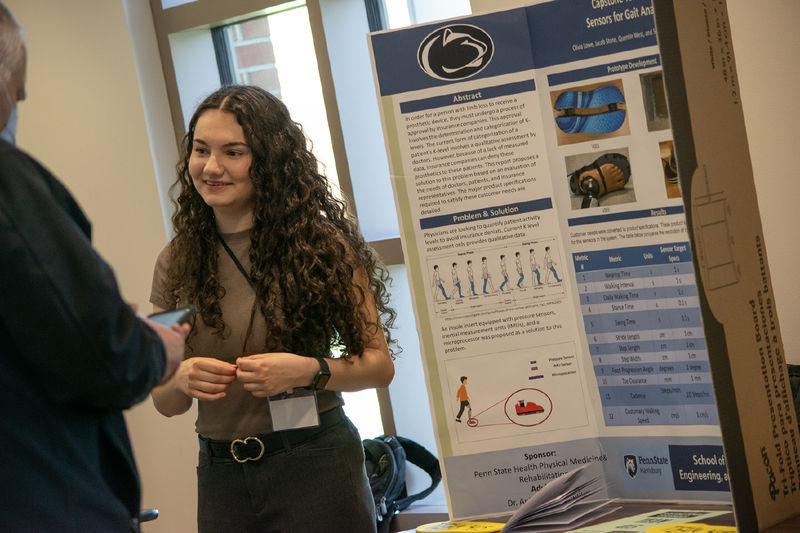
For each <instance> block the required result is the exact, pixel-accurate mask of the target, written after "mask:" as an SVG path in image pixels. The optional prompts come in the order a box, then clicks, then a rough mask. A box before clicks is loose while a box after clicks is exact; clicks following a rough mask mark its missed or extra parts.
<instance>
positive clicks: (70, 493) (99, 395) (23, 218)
mask: <svg viewBox="0 0 800 533" xmlns="http://www.w3.org/2000/svg"><path fill="white" fill-rule="evenodd" d="M90 232H91V230H90V224H89V222H88V220H87V219H86V217H85V216H84V214H83V212H82V211H81V209H80V207H79V206H78V204H77V203H76V202H75V200H74V199H73V197H72V196H71V195H70V194H69V192H68V191H67V190H66V189H65V188H64V186H63V185H61V183H59V182H58V180H56V179H55V178H54V177H53V175H52V174H50V172H48V171H47V170H46V169H45V168H43V167H42V166H41V165H40V164H39V163H37V162H36V161H35V160H33V159H32V158H30V157H28V156H27V155H26V154H24V153H22V152H21V151H19V150H17V149H16V148H14V147H13V146H11V145H9V144H7V143H5V142H3V141H0V531H2V532H22V531H36V532H41V531H59V532H72V531H75V532H77V531H81V532H89V531H103V532H113V531H130V530H131V519H132V517H135V516H136V515H138V512H139V503H140V502H139V499H140V487H139V478H138V474H137V470H136V465H135V462H134V458H133V453H132V450H131V445H130V441H129V440H128V433H127V429H126V426H125V421H124V418H123V415H122V410H123V409H126V408H128V407H131V406H132V405H134V404H135V403H137V402H139V401H141V400H143V399H144V398H145V397H146V396H147V394H148V393H149V391H150V389H151V388H152V387H153V386H154V385H155V384H156V383H157V382H158V381H159V380H160V378H161V376H162V375H163V373H164V365H165V358H164V348H163V345H162V344H161V342H160V340H159V338H158V336H157V335H156V333H155V332H154V331H153V330H152V329H150V328H149V327H148V326H146V325H145V324H144V323H142V322H141V321H140V320H139V319H138V318H137V317H136V315H135V314H134V313H133V312H132V311H131V309H130V307H129V306H128V305H127V304H126V302H125V301H123V300H122V298H121V296H120V294H119V290H118V288H117V284H116V280H115V278H114V274H113V272H112V271H111V268H110V267H109V266H108V265H107V264H106V263H105V261H103V259H102V258H101V257H100V256H99V255H98V254H97V253H96V252H95V251H94V250H93V248H92V246H91V243H90Z"/></svg>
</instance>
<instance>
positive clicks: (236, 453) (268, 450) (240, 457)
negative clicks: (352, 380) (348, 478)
mask: <svg viewBox="0 0 800 533" xmlns="http://www.w3.org/2000/svg"><path fill="white" fill-rule="evenodd" d="M345 419H346V417H345V414H344V410H343V409H342V408H341V407H334V408H333V409H331V410H330V411H325V412H324V413H320V415H319V425H318V426H315V427H310V428H301V429H287V430H284V431H275V432H273V433H263V434H259V435H252V436H249V437H244V438H241V439H234V440H232V441H231V440H214V439H209V438H206V437H204V436H202V435H200V450H201V451H203V452H205V453H206V454H208V455H209V456H211V457H216V458H219V459H233V460H235V461H237V462H239V463H246V462H247V461H258V460H259V459H261V458H262V457H264V456H265V455H273V454H276V453H280V452H282V451H284V450H285V449H286V444H288V445H290V446H294V445H297V444H300V443H302V442H305V441H307V440H310V439H313V438H314V437H316V436H317V435H320V434H321V433H324V432H325V431H326V430H327V429H328V428H330V427H331V426H333V425H335V424H338V423H339V422H341V421H343V420H345Z"/></svg>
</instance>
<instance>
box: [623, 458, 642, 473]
mask: <svg viewBox="0 0 800 533" xmlns="http://www.w3.org/2000/svg"><path fill="white" fill-rule="evenodd" d="M623 459H624V462H625V471H626V472H627V473H628V475H629V476H631V477H632V478H634V477H636V474H637V473H638V472H639V463H638V461H636V456H635V455H625V456H624V458H623Z"/></svg>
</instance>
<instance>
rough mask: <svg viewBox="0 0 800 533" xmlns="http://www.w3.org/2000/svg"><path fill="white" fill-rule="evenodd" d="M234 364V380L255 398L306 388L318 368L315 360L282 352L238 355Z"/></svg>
mask: <svg viewBox="0 0 800 533" xmlns="http://www.w3.org/2000/svg"><path fill="white" fill-rule="evenodd" d="M236 365H237V369H236V379H237V380H238V381H240V382H241V383H242V384H243V386H244V390H246V391H249V392H250V393H251V394H252V395H253V396H255V397H257V398H266V397H268V396H275V395H276V394H280V393H283V392H287V391H291V390H292V389H294V388H295V387H306V386H308V385H309V384H310V383H311V381H312V380H313V379H314V376H315V375H316V374H317V370H318V369H319V364H318V363H317V361H316V359H314V358H311V357H303V356H301V355H297V354H293V353H286V352H271V353H259V354H255V355H249V356H247V357H239V358H238V359H236Z"/></svg>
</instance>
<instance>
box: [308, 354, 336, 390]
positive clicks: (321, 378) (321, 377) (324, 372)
mask: <svg viewBox="0 0 800 533" xmlns="http://www.w3.org/2000/svg"><path fill="white" fill-rule="evenodd" d="M314 359H316V360H317V362H318V363H319V372H317V375H316V376H314V381H312V382H311V388H312V389H313V390H324V389H325V385H327V384H328V380H329V379H331V369H330V368H328V362H327V361H326V360H325V358H324V357H315V358H314Z"/></svg>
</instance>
